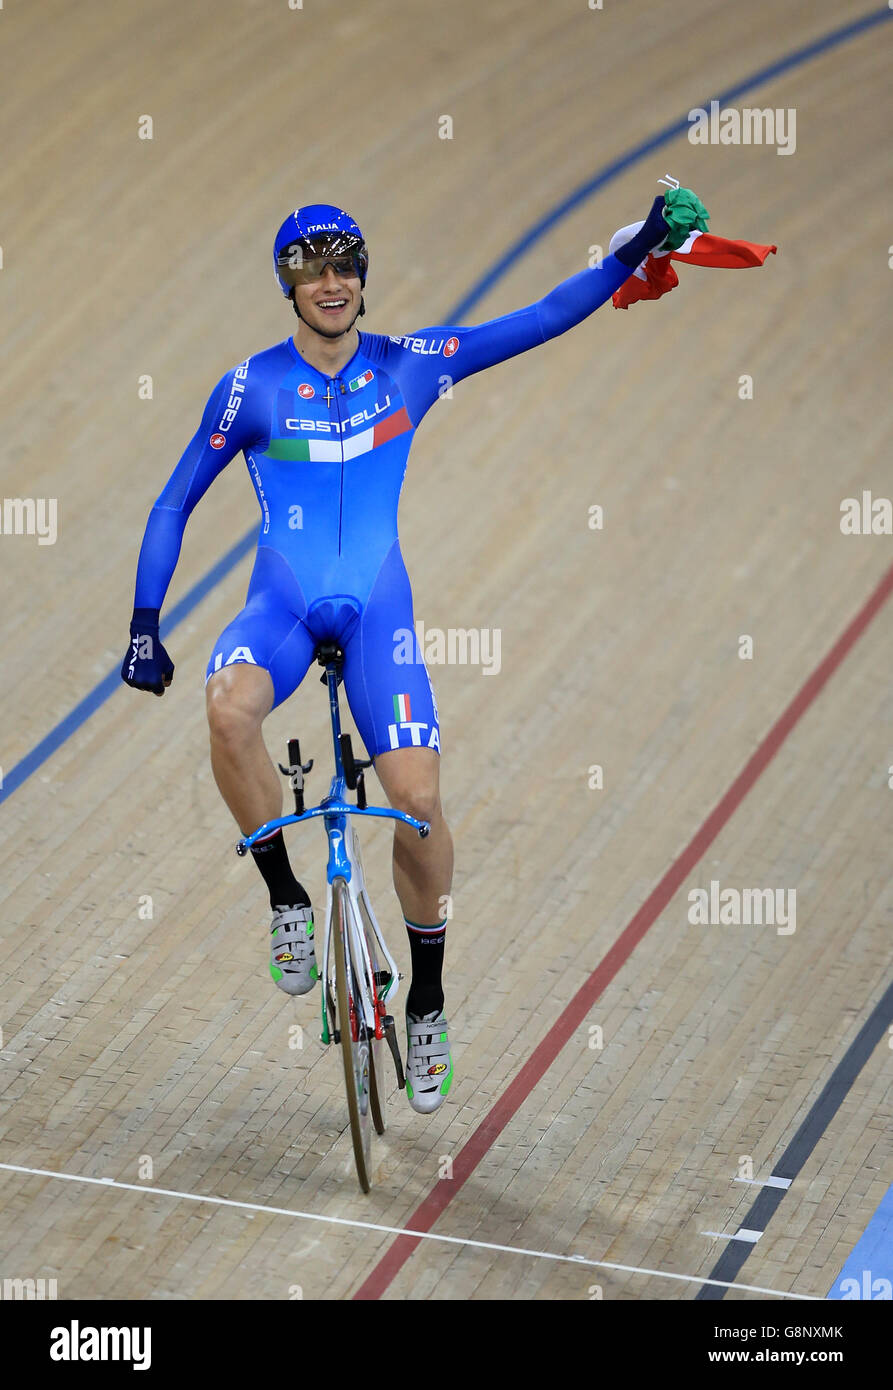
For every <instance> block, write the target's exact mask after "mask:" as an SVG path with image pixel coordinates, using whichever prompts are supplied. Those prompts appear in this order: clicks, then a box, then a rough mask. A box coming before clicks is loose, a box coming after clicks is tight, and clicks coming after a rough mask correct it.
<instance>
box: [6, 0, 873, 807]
mask: <svg viewBox="0 0 893 1390" xmlns="http://www.w3.org/2000/svg"><path fill="white" fill-rule="evenodd" d="M888 19H893V10H891V9H889V8H888V7H886V6H885V7H884V8H883V9H881V10H872V11H871V12H870V13H869V14H866V15H863V16H862V17H861V19H856V20H853V21H852V22H851V23H849V24H844V25H843V26H842V27H841V28H839V29H833V30H832V31H831V32H830V33H829V34H825V35H824V36H823V37H822V38H820V39H815V40H814V41H813V42H812V43H809V44H806V45H805V46H804V47H803V48H797V49H795V50H794V52H793V53H789V54H788V55H787V56H786V57H784V58H779V59H778V61H777V62H775V63H770V64H769V66H768V67H764V68H760V69H759V71H758V72H755V73H751V75H750V76H749V77H745V78H744V79H743V80H742V81H741V82H739V83H737V84H736V85H735V86H734V87H729V88H728V90H727V91H725V92H723V93H721V94H720V96H719V97H714V98H713V100H714V101H719V103H720V105H721V106H722V105H724V104H726V103H728V102H731V101H734V100H735V99H736V98H737V97H740V96H743V95H744V93H745V92H748V91H751V90H752V89H753V88H754V87H759V86H762V85H763V84H764V83H765V82H769V81H771V80H772V78H774V77H778V76H779V75H780V74H781V73H783V72H790V71H791V69H792V68H796V67H800V66H801V65H802V64H803V63H807V62H809V60H810V59H811V58H816V57H818V56H819V54H821V53H827V52H828V51H829V49H832V48H837V47H838V46H839V45H840V44H843V43H846V42H847V41H848V40H849V39H852V38H855V37H856V36H857V35H858V34H863V33H865V31H866V30H868V29H872V28H874V27H875V25H878V24H882V23H883V22H884V21H885V20H888ZM699 104H700V105H701V106H703V107H705V108H706V109H709V105H710V102H709V100H708V101H707V102H701V103H699ZM688 124H689V123H688V118H687V115H686V116H684V117H681V118H680V119H679V120H676V121H673V122H672V123H671V124H670V125H668V126H664V128H663V129H662V130H660V131H658V132H657V134H656V135H652V136H650V137H649V138H648V139H647V140H643V141H642V142H641V143H640V144H638V145H635V146H634V147H633V148H632V149H631V150H629V151H627V153H626V154H624V155H621V156H620V158H619V159H616V160H614V161H613V163H611V164H608V165H606V166H605V167H604V168H603V169H601V170H600V171H599V172H598V173H597V174H595V175H593V177H592V178H591V179H588V180H587V181H586V183H583V184H581V185H580V186H579V187H578V188H577V189H575V191H574V192H573V193H570V194H569V195H568V196H567V198H565V199H564V200H563V201H562V202H560V203H558V204H557V206H556V207H554V208H553V209H552V211H551V212H549V213H547V214H546V216H545V217H543V218H541V219H540V220H539V221H538V222H536V223H535V224H534V225H533V226H532V227H530V228H529V229H528V230H527V231H526V232H524V233H523V235H522V236H520V237H519V238H518V240H517V241H516V242H514V243H513V244H512V245H511V246H510V247H509V248H508V250H507V251H506V252H504V254H503V255H502V256H501V257H500V259H499V260H498V261H496V262H495V264H494V265H493V266H492V267H491V268H490V270H488V271H487V272H486V273H485V274H484V275H483V276H481V278H480V279H479V280H478V281H477V283H476V284H475V285H473V286H472V288H471V290H469V292H468V294H467V295H466V296H465V298H464V299H462V300H460V302H459V303H458V304H457V305H456V306H455V308H454V309H452V310H451V311H450V313H449V314H448V315H447V316H446V320H445V322H447V323H458V322H460V321H461V319H462V317H463V316H464V315H465V314H467V313H468V312H469V310H471V309H473V308H474V306H475V305H476V304H477V303H478V301H479V300H481V299H482V298H483V297H484V295H485V294H487V293H488V291H489V290H491V289H492V288H493V286H494V285H495V284H496V283H497V281H499V280H500V279H501V278H502V276H503V275H505V274H506V272H507V271H508V270H509V269H510V267H511V266H512V265H513V264H514V263H515V261H516V260H517V259H518V257H519V256H522V255H523V254H524V253H525V252H526V250H527V248H528V247H529V246H530V245H531V244H532V243H533V242H534V241H536V240H538V239H539V238H540V237H542V236H544V235H545V233H546V232H549V231H551V229H552V228H553V227H554V226H556V225H557V223H558V222H560V221H561V220H562V218H564V217H567V215H568V213H570V212H572V211H573V210H574V208H576V207H579V205H580V203H582V202H584V201H585V200H586V199H587V198H589V197H591V196H592V194H593V193H597V192H598V190H599V189H601V188H604V186H605V185H606V184H608V183H610V182H611V180H612V179H615V178H617V177H618V176H619V175H620V174H622V173H623V172H624V171H625V170H626V169H629V168H631V167H632V166H633V165H634V164H638V163H639V162H640V161H641V160H643V159H645V157H646V156H647V155H649V154H651V153H652V151H653V150H657V149H660V147H661V146H662V145H666V144H668V143H669V142H670V141H671V140H673V139H675V138H676V136H678V135H681V134H683V133H684V132H685V131H686V130H687V129H688ZM257 534H258V526H257V525H255V526H253V527H252V528H251V530H250V531H249V532H248V533H247V535H245V536H243V537H242V539H241V540H240V541H238V542H237V543H236V544H235V545H234V546H233V547H232V548H231V549H230V550H229V551H228V552H227V553H226V555H224V556H223V558H222V559H221V560H219V561H218V563H217V564H216V565H214V566H213V568H212V569H210V570H209V571H208V573H207V574H206V575H205V576H204V578H203V579H200V580H199V581H198V583H197V584H194V585H193V587H192V588H191V589H190V590H189V592H188V593H187V594H185V595H184V596H183V598H181V599H180V601H179V603H177V604H175V605H174V607H173V608H172V609H171V610H170V612H169V614H168V616H167V618H166V620H165V621H164V622H163V623H162V627H161V635H162V636H167V635H168V634H169V633H171V632H173V630H174V628H176V627H177V626H178V624H179V623H181V622H182V621H183V619H184V618H186V617H188V615H189V614H190V613H191V612H192V611H193V609H194V608H196V607H197V606H198V604H199V603H200V602H201V601H202V599H203V598H205V596H206V595H207V594H208V593H209V592H210V590H211V589H213V588H214V586H215V585H216V584H217V583H218V581H219V580H221V579H223V578H224V577H225V575H227V574H228V573H229V571H230V570H231V569H233V568H234V566H235V565H237V564H238V563H239V561H240V560H241V559H243V558H244V556H245V555H247V554H248V552H249V551H250V550H251V549H252V548H253V546H254V544H255V542H256V539H257ZM121 685H122V681H121V676H120V672H119V671H118V670H117V669H116V670H114V671H110V672H109V674H108V675H107V676H104V677H103V678H102V680H101V681H100V682H99V684H98V685H95V686H94V687H93V689H92V690H91V691H90V693H89V694H88V695H86V696H85V697H84V699H83V700H81V702H80V704H78V705H75V707H74V709H73V710H72V711H71V712H70V713H69V714H67V715H66V716H65V718H64V719H62V720H61V721H60V722H59V723H58V724H57V725H56V727H55V728H54V729H52V730H51V731H50V733H48V734H47V736H46V737H45V738H43V739H41V741H40V742H39V743H38V744H36V745H35V747H34V748H32V749H31V751H30V752H29V753H26V754H25V756H24V758H22V760H21V761H20V762H18V763H16V765H15V767H13V768H12V769H11V770H10V771H9V772H8V773H7V774H6V776H5V777H4V778H3V785H2V787H0V802H2V801H5V800H6V798H7V797H9V796H11V795H12V793H13V792H14V791H16V790H17V789H18V788H19V787H20V786H21V785H22V783H23V782H25V781H27V779H28V778H29V777H30V776H31V774H32V773H33V772H36V770H37V768H39V767H40V766H41V764H42V763H44V762H46V760H47V758H48V757H50V755H51V754H52V753H55V751H56V750H57V748H59V747H60V746H61V745H62V744H63V743H64V742H65V741H66V739H68V738H69V737H70V736H71V735H72V734H73V733H75V732H76V731H77V730H78V729H79V728H80V727H81V725H82V724H84V723H86V721H87V720H88V719H89V718H90V716H91V714H95V712H96V710H98V709H99V708H100V706H102V705H104V704H105V702H106V700H107V699H109V697H110V696H111V695H112V694H113V693H114V692H115V690H116V689H118V687H119V686H121Z"/></svg>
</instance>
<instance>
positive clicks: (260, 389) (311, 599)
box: [121, 196, 668, 1113]
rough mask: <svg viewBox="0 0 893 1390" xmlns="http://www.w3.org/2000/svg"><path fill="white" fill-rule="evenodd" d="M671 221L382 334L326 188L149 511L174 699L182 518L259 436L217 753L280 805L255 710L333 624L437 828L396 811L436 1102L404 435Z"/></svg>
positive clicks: (280, 903)
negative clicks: (473, 308)
mask: <svg viewBox="0 0 893 1390" xmlns="http://www.w3.org/2000/svg"><path fill="white" fill-rule="evenodd" d="M667 235H668V225H667V222H666V221H665V218H664V197H663V196H660V197H658V198H656V199H655V200H654V204H653V206H652V209H651V212H650V214H649V216H648V218H647V219H646V221H645V222H644V224H642V225H641V227H640V229H639V230H638V231H636V232H635V234H634V235H633V236H632V237H631V239H630V240H628V241H627V242H626V244H625V245H623V246H620V247H618V249H617V251H616V253H615V254H613V255H608V256H606V257H605V258H604V260H603V261H602V262H601V264H599V265H598V266H596V267H594V268H592V269H588V270H583V271H581V272H579V274H576V275H573V276H571V277H570V279H568V280H565V281H564V282H563V283H562V284H560V285H559V286H558V287H557V288H556V289H554V290H552V292H551V293H550V294H547V295H546V296H545V297H544V298H543V299H541V300H539V301H538V302H537V303H534V304H531V305H529V306H528V307H526V308H524V309H519V310H517V311H516V312H515V313H511V314H507V315H505V316H504V317H503V318H498V319H494V320H492V321H491V322H489V323H483V324H478V325H476V326H474V327H470V328H468V327H458V326H446V327H433V328H422V329H419V330H417V331H416V332H415V333H412V334H409V335H406V336H397V337H385V336H382V335H379V334H371V333H362V332H360V331H359V330H358V329H357V327H356V321H357V319H358V318H359V316H360V315H362V314H363V313H364V312H365V305H364V300H363V292H364V289H365V285H366V272H367V269H368V264H369V257H368V253H367V249H366V243H365V240H364V238H363V235H362V233H361V232H360V229H359V227H358V226H357V224H356V222H354V220H353V218H352V217H350V216H349V215H348V214H347V213H346V212H343V211H342V210H341V209H340V208H337V207H333V206H331V205H329V204H314V205H311V206H307V207H302V208H298V209H297V210H296V211H295V212H293V213H292V214H291V215H290V216H289V217H287V218H286V220H285V222H284V223H283V224H282V226H281V227H280V229H279V232H278V233H277V236H276V240H275V245H274V253H273V262H274V270H275V273H276V278H277V280H278V282H279V285H280V287H281V289H282V293H283V294H284V295H285V296H286V297H287V298H288V299H289V300H290V301H291V303H292V307H293V309H294V312H295V314H296V315H297V317H298V320H299V323H298V328H297V331H296V332H295V334H294V336H293V337H288V338H286V339H284V341H282V342H280V343H277V344H276V345H275V346H274V347H271V348H268V349H267V350H266V351H264V352H261V353H258V354H257V355H255V356H253V357H249V358H246V360H245V361H244V362H242V363H241V364H240V365H239V366H238V367H235V368H233V369H232V370H231V371H229V372H227V373H226V375H225V376H223V377H222V378H221V380H220V381H219V382H218V384H217V386H216V387H215V388H214V390H213V392H212V393H211V396H210V399H209V400H208V403H207V405H206V407H205V411H204V415H203V416H202V421H201V424H200V425H199V428H198V430H197V432H196V433H195V435H194V436H193V438H192V440H191V442H190V443H189V445H188V446H187V448H186V451H185V453H184V454H183V457H182V458H181V459H180V462H179V463H178V464H177V467H176V468H175V469H174V472H173V473H172V475H171V477H170V479H169V481H168V483H167V485H166V486H165V488H164V489H163V491H162V492H161V494H160V496H159V498H158V500H157V501H156V503H155V505H154V506H153V508H152V511H151V513H150V515H149V520H148V523H147V526H146V530H145V535H144V537H143V543H142V547H141V550H140V556H139V563H138V569H137V579H136V596H135V600H134V611H133V619H132V622H131V626H130V633H131V646H130V649H129V651H128V654H127V656H126V657H125V659H124V663H123V666H122V670H121V675H122V678H123V679H124V680H125V681H126V682H127V683H128V684H129V685H132V686H134V687H135V688H136V689H139V690H148V691H153V692H154V693H155V694H156V695H163V694H164V691H165V688H166V687H167V686H168V685H170V683H171V679H172V677H173V672H174V666H173V663H172V662H171V660H170V658H169V657H168V655H167V652H166V651H165V649H164V647H163V646H162V645H161V643H160V641H159V638H158V625H159V614H160V610H161V606H162V604H163V602H164V598H165V595H166V593H167V589H168V586H169V584H170V581H171V577H172V575H173V572H174V569H175V566H176V563H177V559H178V557H179V553H180V545H181V541H182V537H183V532H184V528H185V526H186V522H187V520H188V518H189V516H190V514H191V512H192V510H193V508H194V507H195V505H196V503H197V502H198V501H199V500H200V499H201V497H202V496H203V495H204V493H205V492H206V491H207V489H208V487H209V486H210V484H211V483H212V482H213V480H214V478H216V477H217V475H218V474H219V473H220V472H221V470H222V469H223V468H225V467H226V465H227V464H228V463H229V462H230V460H231V459H232V458H234V457H235V455H236V454H237V453H239V452H242V453H243V454H244V457H245V460H246V462H247V465H248V469H249V473H250V475H251V479H252V483H253V485H254V489H255V492H256V494H257V498H258V502H259V504H260V509H261V527H260V534H259V537H258V546H257V555H256V558H255V564H254V570H253V573H252V576H251V580H250V583H249V587H248V595H247V599H246V603H245V607H244V608H243V609H242V611H241V612H240V613H239V614H238V615H237V616H236V617H235V618H234V619H233V621H232V622H231V623H230V624H229V626H228V627H227V628H226V629H225V630H224V631H223V633H222V634H221V636H220V637H219V639H218V641H217V642H216V643H215V645H214V650H213V652H212V654H211V658H210V661H209V663H208V670H207V678H206V702H207V715H208V724H209V728H210V739H211V766H212V769H213V772H214V778H215V780H216V783H217V786H218V788H219V790H220V792H221V795H222V796H223V799H224V801H225V802H226V804H227V806H228V807H229V809H230V811H231V812H232V814H233V816H234V817H235V820H236V822H237V824H238V826H239V829H240V831H241V832H242V834H243V835H244V836H248V835H250V834H252V833H253V831H255V830H256V829H257V828H258V826H260V825H263V824H264V823H266V822H267V821H270V820H273V819H275V818H276V817H278V816H280V815H281V814H282V787H281V783H280V779H279V777H278V775H277V773H276V770H275V768H274V766H273V763H272V762H271V760H270V757H269V754H268V753H267V750H266V747H265V744H264V740H263V735H262V725H263V722H264V720H265V719H266V717H267V715H268V714H269V713H270V711H271V710H272V709H274V708H275V707H276V706H278V705H280V704H281V703H282V701H283V700H286V699H288V697H289V696H290V695H291V694H292V693H293V692H294V691H295V690H296V689H297V687H298V686H299V685H300V683H301V681H302V680H303V678H304V675H305V674H306V672H307V669H308V667H309V666H310V664H311V662H312V661H313V659H314V654H315V650H316V648H317V646H318V644H319V643H320V642H323V641H334V642H337V644H338V645H339V646H340V647H341V648H342V650H343V652H344V687H345V692H346V695H347V699H348V703H349V705H350V709H351V713H352V715H353V718H354V720H355V721H356V725H357V729H358V730H359V733H360V736H361V738H362V740H363V742H364V744H365V745H366V749H367V752H368V754H369V756H370V757H371V758H372V759H373V760H374V766H375V771H376V773H377V774H378V778H379V781H380V782H381V785H382V787H383V788H384V791H385V794H386V795H387V797H388V800H389V802H390V804H391V806H392V807H394V808H395V809H397V810H400V811H404V812H406V813H408V814H409V815H412V816H414V817H416V818H417V819H418V820H424V821H427V822H428V823H429V824H430V827H431V830H430V834H429V835H428V837H427V838H426V839H424V840H423V839H420V838H419V836H418V835H417V834H416V833H415V831H413V830H412V829H411V828H410V827H408V826H405V825H403V824H400V823H397V825H396V827H395V832H394V849H393V872H394V886H395V888H396V891H397V896H398V898H399V900H400V905H401V908H402V911H403V915H404V921H405V923H406V929H407V933H408V937H409V946H410V953H411V962H412V983H411V985H410V989H409V993H408V998H407V1003H406V1010H407V1052H408V1055H407V1064H406V1075H407V1094H408V1096H409V1099H410V1103H411V1104H412V1106H413V1108H414V1109H415V1110H417V1111H420V1112H422V1113H427V1112H430V1111H433V1110H436V1109H437V1108H438V1106H439V1105H441V1104H442V1102H443V1100H444V1098H445V1097H446V1095H447V1093H448V1091H449V1089H450V1084H451V1081H452V1075H453V1067H452V1059H451V1056H450V1050H449V1041H448V1028H447V1020H446V1017H445V1016H444V995H443V985H442V968H443V958H444V943H445V934H446V914H445V911H444V907H445V904H446V903H447V901H448V898H449V893H450V887H451V881H452V870H453V845H452V840H451V837H450V832H449V828H448V826H447V823H446V821H445V819H444V816H443V812H442V809H441V804H440V791H439V766H440V756H441V750H440V728H439V722H438V715H437V704H436V701H435V698H434V691H433V688H432V685H431V681H430V678H429V676H428V672H427V670H426V668H425V664H424V660H423V658H422V654H421V652H420V651H418V650H416V652H415V660H414V661H412V662H409V663H407V662H406V660H405V645H404V644H405V634H406V633H407V632H411V633H414V632H415V624H414V618H413V606H412V593H411V590H410V585H409V579H408V577H407V573H406V569H405V567H404V564H403V560H402V557H401V554H400V545H399V540H398V535H397V509H398V503H399V498H400V490H401V487H402V483H403V477H404V474H405V471H406V462H407V457H408V454H409V449H410V446H411V444H412V440H413V435H414V432H415V430H416V429H417V428H418V426H419V424H420V423H421V420H422V418H423V417H424V415H425V413H426V412H427V410H428V409H429V407H430V406H431V405H433V403H434V402H435V401H436V400H437V399H438V397H439V396H440V395H442V394H444V391H445V390H446V389H448V387H450V386H452V385H454V384H455V383H457V382H459V381H461V380H462V379H463V378H464V377H467V376H470V375H472V374H473V373H474V372H479V371H482V370H484V368H486V367H490V366H493V365H494V364H495V363H498V362H503V361H505V360H506V359H507V358H509V357H513V356H515V355H516V354H518V353H521V352H526V351H527V350H528V349H529V348H532V347H536V346H537V345H539V344H541V343H544V342H546V341H547V340H548V339H550V338H554V337H556V336H557V335H558V334H560V333H564V332H566V331H567V330H568V329H569V328H572V327H573V326H574V325H575V324H578V323H580V322H581V321H582V320H583V319H584V318H586V317H587V316H588V315H589V314H591V313H593V312H594V311H595V310H596V309H597V308H599V306H600V305H602V304H604V303H605V302H606V301H607V300H609V299H610V298H611V296H612V294H614V293H615V291H617V290H618V289H619V287H620V286H621V285H622V284H623V283H624V282H625V281H626V280H627V279H628V278H629V276H630V275H632V273H633V272H634V270H635V269H636V267H637V266H638V265H639V264H640V263H641V262H642V261H643V260H645V258H646V256H647V255H648V253H649V252H651V251H652V250H655V249H657V248H658V247H661V246H662V245H663V244H664V242H665V241H666V239H667ZM398 652H399V656H398ZM252 854H253V856H254V860H255V863H256V864H257V867H258V869H259V870H260V872H261V874H262V876H263V878H264V880H265V883H266V886H267V889H268V891H269V897H270V906H271V908H272V911H273V920H272V925H271V929H270V942H271V964H270V971H271V974H272V977H273V979H274V981H275V982H276V984H277V985H278V986H279V988H280V989H282V990H284V991H285V992H286V993H287V994H291V995H299V994H305V993H307V992H308V991H309V990H310V989H312V988H313V986H314V984H315V982H316V980H317V978H318V971H317V966H316V959H315V953H314V941H313V931H314V927H313V909H312V906H311V903H310V899H309V897H308V895H307V893H306V891H305V890H304V888H303V887H302V885H301V884H300V882H299V881H298V880H297V878H296V877H295V875H294V873H293V872H292V869H291V866H290V863H289V859H288V854H287V852H286V848H285V844H284V841H283V837H282V831H281V829H279V830H276V831H274V832H273V833H272V834H270V835H268V836H266V837H265V839H264V840H262V841H260V842H258V843H257V844H255V845H254V847H253V848H252Z"/></svg>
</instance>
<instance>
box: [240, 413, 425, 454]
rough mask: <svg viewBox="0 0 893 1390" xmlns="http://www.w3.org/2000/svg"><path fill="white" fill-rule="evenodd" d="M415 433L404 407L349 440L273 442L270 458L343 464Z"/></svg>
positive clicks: (304, 438)
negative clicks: (408, 432)
mask: <svg viewBox="0 0 893 1390" xmlns="http://www.w3.org/2000/svg"><path fill="white" fill-rule="evenodd" d="M411 429H412V424H411V422H410V419H409V416H408V415H407V413H406V407H405V406H401V408H400V409H399V410H395V411H394V412H393V414H391V415H389V416H388V417H387V419H385V420H380V421H379V422H378V424H376V425H373V426H372V428H371V429H368V430H360V431H359V433H358V434H349V435H347V437H346V438H345V439H311V438H308V437H307V436H306V435H305V436H304V437H303V438H300V439H289V438H283V437H282V436H279V437H277V438H275V439H271V440H270V445H269V448H268V449H267V458H269V459H287V460H294V461H295V462H298V463H341V462H342V461H343V460H347V459H355V458H359V457H360V455H361V454H368V453H371V451H372V450H373V449H377V448H378V446H379V444H387V442H388V440H389V439H395V438H396V437H397V435H398V434H405V433H406V431H407V430H411Z"/></svg>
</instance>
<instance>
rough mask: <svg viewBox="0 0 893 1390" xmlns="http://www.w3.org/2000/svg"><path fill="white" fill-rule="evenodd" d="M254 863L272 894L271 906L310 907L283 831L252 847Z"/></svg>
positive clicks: (275, 831)
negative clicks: (286, 845) (292, 864)
mask: <svg viewBox="0 0 893 1390" xmlns="http://www.w3.org/2000/svg"><path fill="white" fill-rule="evenodd" d="M251 853H252V855H253V856H254V862H255V864H256V865H257V867H258V868H259V869H260V871H261V873H262V874H263V878H264V883H266V885H267V888H268V889H269V892H270V906H271V907H281V906H282V905H283V904H284V903H287V904H288V906H289V907H309V906H310V899H309V898H308V896H307V893H306V892H305V890H304V889H303V888H302V887H301V885H300V883H299V882H298V880H297V879H296V878H295V876H294V874H293V873H292V871H291V865H290V864H289V862H288V852H287V850H286V848H285V841H284V840H283V838H282V829H281V827H280V828H279V830H274V831H273V834H272V835H268V836H267V838H266V839H264V840H260V841H259V842H258V843H257V844H256V845H252V846H251Z"/></svg>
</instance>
